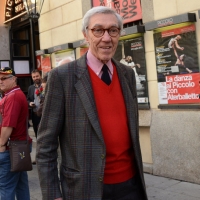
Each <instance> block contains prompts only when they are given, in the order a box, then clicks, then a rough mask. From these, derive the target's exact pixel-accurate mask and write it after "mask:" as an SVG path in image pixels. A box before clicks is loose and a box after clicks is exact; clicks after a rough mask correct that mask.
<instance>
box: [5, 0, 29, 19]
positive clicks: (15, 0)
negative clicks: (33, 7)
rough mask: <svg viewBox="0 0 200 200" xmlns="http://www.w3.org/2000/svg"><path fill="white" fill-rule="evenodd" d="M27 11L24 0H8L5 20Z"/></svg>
mask: <svg viewBox="0 0 200 200" xmlns="http://www.w3.org/2000/svg"><path fill="white" fill-rule="evenodd" d="M24 11H25V7H24V4H23V0H6V5H5V21H7V20H10V19H12V18H13V17H16V16H17V15H19V14H21V13H22V12H24Z"/></svg>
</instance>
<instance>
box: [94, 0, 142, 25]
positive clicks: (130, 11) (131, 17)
mask: <svg viewBox="0 0 200 200" xmlns="http://www.w3.org/2000/svg"><path fill="white" fill-rule="evenodd" d="M93 6H94V7H95V6H107V7H110V8H113V9H115V10H116V12H117V13H118V14H120V15H121V16H122V18H123V19H124V21H123V23H124V24H126V23H129V22H134V21H137V20H140V19H142V10H141V5H140V0H93Z"/></svg>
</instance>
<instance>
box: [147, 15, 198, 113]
mask: <svg viewBox="0 0 200 200" xmlns="http://www.w3.org/2000/svg"><path fill="white" fill-rule="evenodd" d="M190 14H194V13H190ZM195 16H196V15H195ZM187 22H191V21H187ZM194 22H195V21H193V23H194ZM184 23H185V21H184V22H181V23H177V24H173V25H176V26H178V25H180V26H181V24H184ZM188 24H189V23H188ZM173 25H172V26H171V25H169V26H163V27H158V28H155V29H153V31H154V32H156V31H157V32H161V31H160V30H162V29H163V30H164V29H166V30H170V29H174V26H173ZM194 25H195V23H194ZM170 26H171V27H172V28H170ZM145 28H146V26H145ZM195 34H197V31H196V30H195ZM196 45H197V44H196ZM197 56H198V55H197ZM199 73H200V72H199ZM157 83H158V80H157ZM158 108H159V109H200V104H198V103H183V104H182V103H177V104H160V103H159V105H158Z"/></svg>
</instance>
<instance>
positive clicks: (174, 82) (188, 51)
mask: <svg viewBox="0 0 200 200" xmlns="http://www.w3.org/2000/svg"><path fill="white" fill-rule="evenodd" d="M154 45H155V59H156V70H157V78H158V92H159V103H160V104H181V103H183V104H185V103H186V104H187V103H197V102H200V99H199V94H200V87H199V80H200V79H199V78H200V74H199V65H198V54H197V41H196V31H195V25H194V24H192V23H190V24H188V23H187V24H184V25H182V26H179V27H177V28H174V29H168V30H166V28H165V29H160V30H159V31H155V32H154Z"/></svg>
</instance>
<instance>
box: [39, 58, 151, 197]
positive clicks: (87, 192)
mask: <svg viewBox="0 0 200 200" xmlns="http://www.w3.org/2000/svg"><path fill="white" fill-rule="evenodd" d="M113 62H114V64H115V66H116V69H117V73H118V77H119V81H120V84H121V88H122V92H123V95H124V100H125V105H126V109H127V118H128V125H129V129H130V135H131V139H132V144H133V152H134V155H135V166H136V171H137V172H136V174H137V178H138V183H139V184H140V186H141V188H142V194H143V198H142V199H141V200H147V195H146V189H145V183H144V177H143V165H142V157H141V150H140V143H139V126H138V104H137V93H136V81H135V75H134V71H133V70H132V69H131V68H130V67H127V66H125V65H123V64H121V63H119V62H117V61H115V60H113ZM58 137H59V141H60V148H61V154H62V165H61V176H60V181H61V186H62V194H61V190H60V181H59V178H58V171H57V148H58V145H59V142H58ZM103 155H106V146H105V143H104V139H103V135H102V131H101V127H100V123H99V119H98V113H97V109H96V105H95V100H94V94H93V90H92V85H91V80H90V75H89V72H88V69H87V64H86V55H84V56H83V57H81V58H80V59H78V60H75V61H73V62H70V63H67V64H65V65H63V66H60V67H57V68H55V69H53V70H52V71H51V72H50V74H49V79H48V83H47V86H46V89H45V101H44V107H43V115H42V119H41V123H40V126H39V131H38V138H37V155H36V159H37V167H38V172H39V179H40V185H41V189H42V195H43V200H53V199H54V198H56V197H57V198H58V197H60V196H63V200H68V199H73V200H80V199H88V200H94V199H95V200H101V199H102V192H103V177H104V167H105V158H104V156H103Z"/></svg>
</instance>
